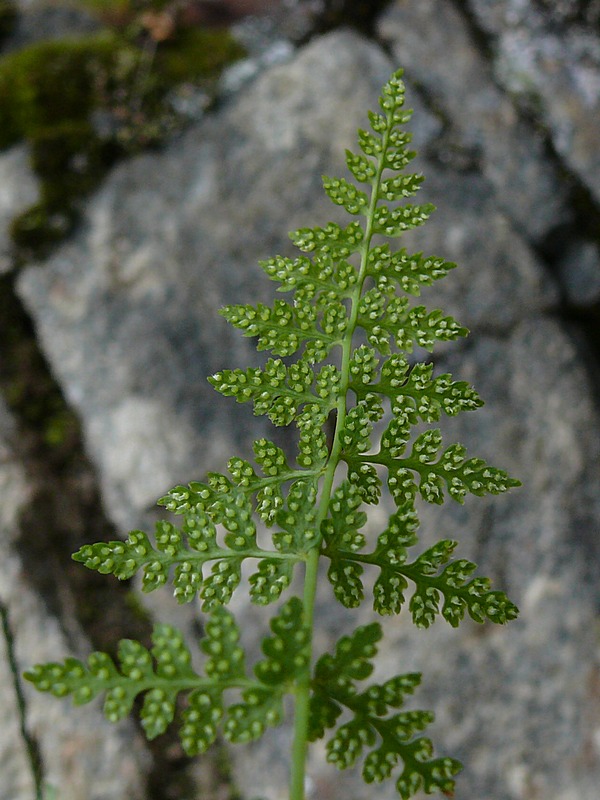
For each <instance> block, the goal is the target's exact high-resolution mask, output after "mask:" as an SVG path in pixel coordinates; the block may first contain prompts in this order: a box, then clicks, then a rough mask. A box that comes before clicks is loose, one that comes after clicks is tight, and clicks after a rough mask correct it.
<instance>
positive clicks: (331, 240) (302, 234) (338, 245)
mask: <svg viewBox="0 0 600 800" xmlns="http://www.w3.org/2000/svg"><path fill="white" fill-rule="evenodd" d="M363 238H364V231H363V229H362V227H361V225H360V222H358V221H356V222H351V223H350V224H349V225H347V226H346V227H345V228H342V227H340V226H339V225H337V224H336V223H334V222H330V223H329V224H328V225H326V226H325V227H324V228H299V229H298V230H297V231H293V232H292V233H290V239H291V240H292V242H293V243H294V244H295V245H296V247H297V248H298V249H299V250H302V251H303V252H304V253H312V252H316V253H318V254H319V255H327V256H330V257H331V258H335V259H338V258H342V259H345V258H348V256H350V255H352V253H355V252H356V251H357V250H358V249H359V248H360V246H361V243H362V241H363Z"/></svg>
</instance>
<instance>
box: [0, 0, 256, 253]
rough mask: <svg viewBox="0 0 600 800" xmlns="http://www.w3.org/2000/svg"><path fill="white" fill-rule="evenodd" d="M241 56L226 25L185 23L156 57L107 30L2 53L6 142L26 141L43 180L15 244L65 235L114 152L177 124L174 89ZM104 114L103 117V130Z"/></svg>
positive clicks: (33, 244) (42, 244)
mask: <svg viewBox="0 0 600 800" xmlns="http://www.w3.org/2000/svg"><path fill="white" fill-rule="evenodd" d="M2 1H3V0H0V30H1V23H2V16H1V12H2ZM125 5H126V4H125ZM241 55H243V50H242V48H241V47H240V45H238V44H237V43H236V42H235V40H234V39H233V38H232V37H231V35H230V34H229V32H228V31H226V30H219V31H215V30H211V31H206V30H201V29H196V28H186V29H182V30H180V31H178V32H177V35H176V37H175V39H174V40H173V41H168V42H164V43H161V44H159V46H158V49H157V52H156V56H155V57H154V58H153V59H150V60H149V61H148V51H147V50H146V51H145V50H144V49H143V48H142V47H140V45H139V42H138V40H137V39H135V37H130V38H127V35H126V34H125V33H122V34H121V33H117V32H113V31H109V30H107V31H103V32H101V33H98V34H94V35H88V36H85V37H78V38H69V39H62V40H58V41H48V42H39V43H36V44H33V45H30V46H28V47H26V48H24V49H23V50H21V51H18V52H16V53H11V54H9V55H7V56H4V57H3V58H0V97H1V98H2V102H1V103H0V149H3V148H6V147H9V146H11V145H13V144H15V143H16V142H18V141H21V140H23V139H25V140H27V141H28V142H29V144H30V147H31V161H32V166H33V169H34V171H35V172H36V174H37V175H38V177H39V178H40V181H41V196H40V199H39V202H38V203H36V204H35V205H34V206H32V207H31V208H29V209H27V210H26V211H25V212H24V213H22V214H21V215H19V216H18V217H17V218H16V219H14V220H13V222H12V225H11V236H12V240H13V242H14V243H15V245H16V246H17V248H18V249H19V250H20V251H21V252H23V253H24V254H25V255H29V254H30V253H31V252H33V253H35V254H36V255H41V254H43V253H44V252H45V251H46V250H47V249H48V248H49V247H51V246H52V245H53V244H55V243H56V242H57V241H59V240H60V239H62V238H63V237H64V236H65V235H66V234H67V233H68V232H69V231H70V230H71V229H72V227H73V224H74V222H75V221H76V218H77V207H78V203H79V200H80V198H81V197H82V196H84V195H85V194H86V193H87V192H89V191H90V190H92V189H93V188H94V187H95V186H96V185H97V184H98V182H99V181H100V179H101V178H102V177H103V175H104V174H105V173H106V170H107V169H108V168H109V167H110V166H111V165H112V164H113V163H114V161H115V160H116V158H118V157H119V156H120V155H123V154H124V153H125V152H131V151H136V150H139V149H141V148H142V147H145V146H148V145H149V144H153V143H155V142H157V141H160V140H161V137H163V136H164V134H165V131H168V130H172V128H173V126H174V124H175V122H174V120H173V119H172V117H173V113H174V112H172V110H171V109H170V108H169V107H168V105H167V104H166V103H165V102H164V98H165V96H166V95H167V93H168V91H169V90H170V89H171V88H172V87H173V86H174V85H176V84H178V83H181V82H184V81H190V80H194V81H196V80H198V79H202V78H206V77H212V76H214V75H215V74H216V73H218V72H219V71H220V70H221V69H222V68H223V67H224V66H225V64H227V63H229V62H231V61H233V60H235V59H236V58H239V57H240V56H241ZM144 59H146V61H144ZM98 119H103V120H104V122H105V124H104V127H103V128H102V130H100V131H99V130H97V123H98Z"/></svg>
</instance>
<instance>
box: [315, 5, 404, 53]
mask: <svg viewBox="0 0 600 800" xmlns="http://www.w3.org/2000/svg"><path fill="white" fill-rule="evenodd" d="M391 2H392V0H371V1H369V0H358V2H357V0H323V2H321V3H320V4H319V8H318V10H317V11H315V13H314V17H313V25H312V28H311V30H310V31H309V32H308V33H307V34H306V36H305V37H304V39H303V40H302V41H301V42H300V44H306V43H307V42H308V41H310V39H312V38H313V37H314V36H321V35H322V34H324V33H328V32H329V31H333V30H336V29H337V28H344V27H348V28H354V30H357V31H358V32H359V33H362V34H363V35H364V36H366V37H367V38H369V39H376V38H377V37H376V25H377V19H378V17H379V16H380V14H381V13H382V12H383V11H384V10H385V9H386V8H387V7H388V6H389V5H390V4H391Z"/></svg>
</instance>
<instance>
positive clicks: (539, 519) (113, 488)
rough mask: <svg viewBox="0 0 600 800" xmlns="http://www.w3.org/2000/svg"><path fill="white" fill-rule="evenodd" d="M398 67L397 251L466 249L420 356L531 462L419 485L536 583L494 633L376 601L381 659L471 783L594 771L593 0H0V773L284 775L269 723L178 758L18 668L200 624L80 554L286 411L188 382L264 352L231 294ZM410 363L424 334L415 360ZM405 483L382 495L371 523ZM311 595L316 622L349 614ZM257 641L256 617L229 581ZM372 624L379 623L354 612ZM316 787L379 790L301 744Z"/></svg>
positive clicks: (504, 456)
mask: <svg viewBox="0 0 600 800" xmlns="http://www.w3.org/2000/svg"><path fill="white" fill-rule="evenodd" d="M399 66H402V67H404V69H405V77H406V82H407V94H408V102H409V105H410V106H411V107H413V108H414V110H415V115H414V118H413V120H412V122H411V125H410V129H411V130H412V131H413V133H414V140H415V145H416V148H417V149H418V150H419V154H420V155H419V160H418V168H419V169H420V170H422V171H423V172H424V174H425V176H426V182H425V185H424V188H423V190H422V196H423V199H426V200H428V201H431V202H433V203H434V204H435V205H436V206H437V208H438V210H437V213H436V214H435V215H434V216H433V218H432V220H431V221H430V222H429V223H428V224H427V226H425V228H423V229H422V230H420V231H418V232H415V233H413V234H411V239H410V242H409V241H408V240H407V242H406V246H407V247H408V248H409V249H410V248H413V251H419V250H423V251H426V252H430V253H432V254H435V255H440V256H443V257H444V258H448V259H450V260H454V261H457V263H458V264H459V266H460V269H459V270H457V271H456V272H454V273H453V274H451V276H450V277H448V279H447V280H446V281H443V282H442V283H441V284H440V286H436V287H435V288H431V289H430V290H427V293H425V294H424V297H423V302H425V303H426V304H427V305H428V306H429V307H432V308H434V307H438V306H439V307H441V308H443V309H444V310H445V311H446V312H447V313H449V314H452V315H455V316H456V317H457V318H458V319H459V320H460V321H461V322H462V323H463V324H465V325H467V327H469V328H470V329H471V332H472V335H471V336H470V337H469V339H467V340H466V342H463V343H460V344H453V345H451V346H448V347H446V346H443V347H440V348H439V350H437V351H436V353H435V354H434V356H433V361H434V363H435V370H436V372H437V373H442V372H447V371H451V372H452V373H453V374H454V375H455V376H456V377H457V379H463V380H468V381H470V382H472V383H473V384H474V385H475V387H476V388H477V389H478V391H479V392H480V394H481V395H482V396H483V398H484V399H485V400H486V406H485V408H484V409H483V410H481V411H479V412H478V413H477V415H474V416H473V417H471V415H463V416H464V417H466V418H465V419H462V418H455V419H452V420H448V421H446V424H445V425H444V431H446V432H447V438H448V441H460V442H462V443H464V444H465V445H467V446H468V448H469V452H470V453H472V454H473V455H478V456H481V457H484V458H486V459H488V460H490V461H491V462H492V463H493V464H494V465H496V466H499V467H502V468H505V469H507V470H508V471H509V472H510V473H511V474H512V475H514V476H516V477H518V478H519V479H520V480H521V481H522V483H523V487H522V488H521V489H519V490H517V491H514V492H511V493H510V495H508V496H503V497H499V498H486V499H479V498H471V499H470V500H469V501H467V503H466V504H465V506H464V507H458V508H457V507H451V508H450V507H447V506H444V508H443V509H441V510H440V509H439V508H430V507H424V508H422V509H420V512H421V516H422V522H423V542H424V544H429V543H431V542H433V541H436V540H437V539H439V538H442V537H447V538H453V539H454V538H456V539H458V540H459V541H460V549H459V553H458V555H459V557H465V558H471V559H473V560H475V561H476V562H477V563H478V564H480V567H481V570H482V573H483V574H486V575H489V576H490V577H491V578H492V579H493V581H494V583H495V585H496V586H497V587H498V588H502V589H504V590H506V591H507V592H508V594H509V595H510V597H511V599H513V600H514V601H515V602H516V603H517V604H518V605H519V607H520V608H521V616H520V618H519V620H518V621H517V622H515V623H512V624H511V625H510V626H508V627H507V628H506V629H500V630H496V629H492V626H485V627H483V628H480V627H479V626H476V625H475V624H473V623H470V622H465V623H464V624H463V625H462V626H461V628H460V629H459V631H455V630H453V629H450V628H449V627H448V626H446V625H445V623H443V622H441V621H440V622H438V623H437V624H436V626H434V628H433V629H432V630H430V631H427V632H425V633H422V632H419V631H415V630H414V629H413V628H412V625H411V623H410V620H406V619H404V615H402V614H401V615H400V617H399V618H398V619H394V620H386V621H385V627H386V640H385V643H384V644H383V645H382V647H381V659H380V668H379V669H380V673H381V674H380V675H379V673H378V677H385V675H386V674H387V675H390V674H395V673H396V672H398V671H404V672H408V671H413V670H421V669H422V670H423V671H424V681H423V687H422V691H421V693H420V694H419V696H418V698H417V705H419V706H420V707H433V709H434V710H435V711H436V723H435V726H434V727H433V731H434V734H433V735H434V739H435V742H436V746H437V749H438V750H439V751H440V752H444V753H448V754H449V755H452V756H455V757H458V758H460V759H461V760H463V761H464V763H465V770H464V772H463V773H462V775H461V776H460V777H459V782H458V785H457V794H456V797H457V798H458V800H473V798H477V799H478V800H539V799H541V798H543V799H544V800H596V798H597V796H598V789H597V787H598V784H599V782H600V653H599V633H600V626H599V624H598V610H599V599H600V592H599V580H598V574H599V566H600V547H599V544H598V543H599V535H600V492H599V486H600V252H599V247H600V148H599V142H600V0H529V2H523V0H396V1H395V2H394V0H376V1H373V2H361V1H360V0H355V2H352V0H279V2H267V0H223V1H222V2H218V1H217V0H0V498H1V501H2V502H1V503H0V552H1V557H0V615H1V618H2V631H1V634H0V708H2V717H3V719H4V720H5V722H4V724H3V726H2V730H1V731H0V786H1V787H2V788H1V789H0V795H1V796H2V797H6V798H7V800H30V799H31V798H34V797H35V798H44V800H50V799H51V798H54V800H121V798H122V799H123V800H125V798H128V800H136V799H137V798H139V799H140V800H142V799H143V800H195V799H196V798H200V797H202V798H204V800H258V799H259V798H262V799H263V800H283V798H285V797H286V796H287V789H286V769H287V767H286V760H287V742H288V737H289V731H288V729H287V728H286V727H284V728H283V729H282V730H278V731H275V732H274V734H272V735H267V736H266V737H265V738H264V739H263V740H262V741H261V742H260V743H258V744H257V745H255V746H253V747H252V748H246V749H239V750H236V749H231V750H229V749H228V748H227V747H226V746H225V745H223V744H220V745H218V746H217V747H215V748H214V749H213V751H212V752H211V753H209V754H208V755H207V756H205V757H204V758H202V759H200V760H198V761H190V760H189V759H186V758H185V757H184V754H183V751H182V750H181V748H180V745H179V743H178V740H177V736H176V732H173V733H172V734H171V733H167V734H165V736H163V737H160V738H159V739H158V740H156V741H155V742H153V743H150V744H148V743H147V742H146V741H145V739H144V738H143V736H142V734H141V730H140V728H139V727H138V725H137V723H136V722H135V721H134V720H131V721H128V722H126V723H123V724H120V725H118V726H109V725H108V724H107V723H106V722H105V721H104V720H103V718H102V714H101V710H100V707H99V706H98V705H97V704H92V705H91V706H89V707H85V708H79V709H72V708H71V707H70V703H69V702H68V701H65V702H62V701H58V700H55V699H53V698H48V697H45V696H38V695H36V694H35V693H34V692H32V691H30V689H29V687H28V686H22V685H21V683H20V681H19V680H18V679H17V677H16V676H17V675H18V673H19V671H21V670H23V669H25V668H26V667H28V666H29V665H31V664H32V663H35V662H38V661H48V660H53V659H56V660H58V659H61V658H64V657H65V656H67V655H76V656H78V657H81V658H84V657H86V656H87V654H88V653H89V652H90V651H91V650H92V649H103V650H108V651H110V652H114V649H115V643H116V642H117V640H118V639H119V638H123V637H130V638H139V639H141V640H142V641H147V639H148V633H149V630H150V627H151V624H152V621H153V619H155V618H160V619H161V620H164V621H168V622H172V623H174V624H176V625H178V626H180V627H182V628H184V629H185V631H186V633H187V635H188V637H189V638H190V642H193V641H194V639H195V638H197V637H198V634H199V632H200V631H201V615H200V614H199V612H198V608H196V607H195V606H194V605H193V604H192V605H190V606H186V607H184V608H178V607H176V604H175V603H174V601H173V599H172V598H171V597H170V596H169V592H168V590H165V591H164V592H162V593H158V592H157V593H155V594H153V595H148V596H143V595H141V593H140V592H139V591H138V589H137V588H136V585H135V582H132V583H131V584H119V585H116V581H114V580H113V579H112V578H106V577H103V576H98V575H96V574H94V573H91V572H88V571H87V570H85V569H84V568H83V567H81V566H80V565H77V564H74V563H73V562H72V561H71V559H70V554H71V553H72V552H74V551H75V550H76V549H78V548H79V547H80V546H81V545H82V544H84V543H87V542H93V541H100V540H103V539H105V540H111V539H115V538H119V537H123V536H125V535H126V534H127V531H128V530H129V529H131V528H132V527H137V526H141V527H145V528H146V529H148V526H151V525H152V523H153V521H154V519H156V511H155V509H154V503H155V500H156V498H158V497H160V496H161V495H163V494H164V493H165V492H166V491H167V490H168V489H169V488H171V487H172V486H174V485H176V484H178V483H186V482H188V481H189V480H192V479H201V478H202V477H203V476H204V474H205V473H206V472H207V471H208V470H223V469H224V467H225V464H226V461H227V460H228V458H230V457H231V456H232V455H240V456H242V457H246V458H247V457H248V456H249V454H250V453H251V443H252V441H253V439H255V438H257V437H260V436H263V435H268V436H269V438H273V439H275V440H276V441H277V442H278V444H280V445H281V446H283V447H284V448H286V449H288V450H290V452H293V435H292V434H291V433H290V432H288V431H287V430H285V429H278V430H276V431H273V430H271V429H270V428H269V427H268V426H267V425H266V424H265V422H264V421H263V420H262V419H260V418H255V417H253V415H252V412H251V409H247V408H246V407H245V406H236V405H235V404H234V403H233V401H231V402H229V401H226V400H224V399H223V398H222V397H220V396H218V395H216V394H215V393H214V392H213V390H212V389H211V388H210V386H209V385H208V383H207V382H206V376H207V375H209V374H211V373H213V372H215V371H216V370H218V369H220V368H223V367H228V368H235V367H244V366H250V365H253V364H257V363H260V362H259V360H258V358H259V357H258V355H257V353H256V352H255V351H254V350H253V344H252V342H251V341H248V340H246V339H242V338H240V337H239V336H237V335H236V334H235V333H234V332H233V331H231V330H228V329H227V326H226V324H225V323H224V321H223V320H222V318H220V317H219V316H218V314H217V311H218V309H219V308H220V307H221V306H222V305H224V304H226V303H239V302H257V301H260V302H269V300H270V298H272V296H273V287H272V286H270V285H268V281H267V280H266V278H265V277H264V275H263V274H262V272H261V271H260V269H259V268H258V267H257V266H256V264H257V261H258V260H260V259H262V258H267V257H269V256H272V255H275V254H276V253H281V254H283V255H291V254H292V253H293V248H292V246H291V244H290V242H289V239H288V237H287V232H288V231H289V230H292V229H294V228H297V227H300V226H305V225H315V224H316V225H323V224H324V223H325V222H326V221H328V220H329V219H334V220H337V221H339V220H340V219H341V217H340V214H339V209H338V208H337V207H332V206H331V205H330V204H329V203H328V201H327V199H326V198H325V197H324V195H323V192H322V189H321V175H322V174H323V173H327V174H332V173H333V174H343V172H344V170H345V167H344V148H346V147H352V146H353V144H354V138H355V131H356V128H357V127H359V126H364V124H365V119H366V111H367V109H369V108H373V107H374V105H375V103H376V102H377V96H378V92H379V89H380V87H381V85H382V84H383V83H384V82H385V80H386V79H387V78H388V77H389V74H390V73H391V71H392V70H394V69H397V68H398V67H399ZM427 357H428V358H429V357H430V356H427ZM390 511H391V504H390V503H389V501H384V503H383V504H382V506H381V507H379V508H377V509H375V510H374V513H373V520H372V530H373V531H375V532H377V530H378V528H379V530H381V529H382V528H383V527H384V526H385V522H386V517H387V514H388V513H389V512H390ZM331 599H332V595H331V593H330V589H329V587H328V585H327V581H326V580H325V583H324V584H323V587H322V593H321V596H320V598H319V613H318V618H319V624H320V628H319V634H318V637H317V638H318V646H319V647H320V648H321V649H325V648H326V647H330V646H331V643H332V642H333V641H334V640H335V639H336V638H337V637H339V635H340V634H341V633H343V632H345V631H347V630H348V629H349V626H351V625H353V624H356V619H355V620H354V621H352V618H348V617H347V614H346V612H345V611H344V609H342V608H341V607H340V609H337V608H336V607H335V605H334V604H332V603H331ZM234 606H235V610H236V613H237V614H238V615H239V618H240V620H241V622H242V625H243V628H244V632H245V635H246V637H247V641H246V643H247V645H248V648H249V650H250V651H251V652H256V648H257V645H256V641H257V639H259V638H260V635H261V630H262V628H261V626H262V625H263V624H264V623H263V622H262V621H261V614H260V613H259V612H258V610H257V609H256V608H252V607H249V604H248V602H247V595H245V594H244V590H243V589H240V590H239V591H238V595H237V597H236V599H235V601H234ZM359 617H360V621H361V622H363V621H367V620H370V619H371V612H370V609H369V607H368V603H365V605H364V607H363V608H361V611H360V614H359ZM309 789H310V791H309V797H310V798H313V799H314V800H317V799H318V800H330V799H331V800H333V799H334V798H339V797H342V796H343V797H345V798H348V800H367V798H375V797H378V798H379V797H380V798H382V800H391V798H392V797H394V792H393V785H390V786H389V787H388V786H385V785H382V786H381V787H375V788H365V786H364V785H363V784H362V781H361V779H360V776H359V775H358V774H351V773H348V774H345V773H344V774H338V773H337V772H335V771H334V769H333V768H332V767H329V766H328V765H327V764H326V763H325V759H324V753H323V751H322V749H320V748H319V747H316V748H315V749H314V752H313V755H312V760H311V764H310V786H309Z"/></svg>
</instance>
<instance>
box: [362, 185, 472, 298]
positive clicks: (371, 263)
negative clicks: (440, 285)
mask: <svg viewBox="0 0 600 800" xmlns="http://www.w3.org/2000/svg"><path fill="white" fill-rule="evenodd" d="M401 177H402V180H403V179H404V178H405V176H401ZM408 177H410V178H418V177H420V176H408ZM402 180H401V183H402ZM415 183H416V182H415ZM386 190H387V185H386V187H385V189H384V196H385V197H386V199H389V198H388V197H387V195H386V194H385V191H386ZM367 263H368V267H367V269H368V274H369V275H370V276H371V277H372V278H373V279H374V280H375V281H376V282H377V284H378V285H381V282H382V281H389V282H391V283H392V284H393V285H396V286H398V288H399V289H400V290H401V291H403V292H406V294H410V295H413V296H415V297H418V296H419V295H420V294H421V288H422V287H423V286H431V285H432V284H433V283H434V281H437V280H440V279H441V278H445V277H446V275H448V273H449V272H450V271H451V270H453V269H455V268H456V264H454V263H453V262H451V261H446V260H445V259H443V258H438V257H437V256H424V255H423V253H414V254H409V253H407V251H406V250H405V249H404V248H403V249H401V250H399V251H398V252H396V253H392V252H391V251H390V248H389V245H387V244H385V245H378V246H377V247H374V248H372V249H371V250H370V251H369V257H368V262H367Z"/></svg>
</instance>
